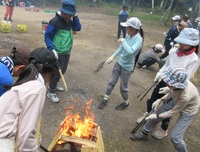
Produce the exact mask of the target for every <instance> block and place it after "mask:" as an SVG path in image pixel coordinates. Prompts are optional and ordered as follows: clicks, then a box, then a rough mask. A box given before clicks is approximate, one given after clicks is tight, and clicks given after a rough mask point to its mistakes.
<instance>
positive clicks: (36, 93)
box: [0, 75, 46, 152]
mask: <svg viewBox="0 0 200 152" xmlns="http://www.w3.org/2000/svg"><path fill="white" fill-rule="evenodd" d="M45 98H46V87H45V85H44V80H43V78H42V77H41V75H39V79H37V80H33V81H29V82H26V83H24V84H21V85H19V86H15V87H12V88H11V90H9V91H7V92H6V93H4V94H3V95H2V96H1V97H0V139H4V138H15V137H16V136H17V140H18V145H17V147H18V151H20V152H22V151H26V152H37V151H38V145H37V144H36V139H35V133H36V124H37V121H38V118H39V116H40V115H41V112H42V109H43V106H44V102H45ZM18 121H19V123H18ZM16 134H17V135H16Z"/></svg>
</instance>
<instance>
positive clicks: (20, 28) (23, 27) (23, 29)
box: [17, 24, 27, 33]
mask: <svg viewBox="0 0 200 152" xmlns="http://www.w3.org/2000/svg"><path fill="white" fill-rule="evenodd" d="M17 27H18V28H17V30H18V32H20V33H25V32H26V31H27V26H26V25H25V24H17Z"/></svg>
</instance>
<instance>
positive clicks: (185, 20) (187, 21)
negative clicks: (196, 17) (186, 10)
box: [183, 14, 193, 28]
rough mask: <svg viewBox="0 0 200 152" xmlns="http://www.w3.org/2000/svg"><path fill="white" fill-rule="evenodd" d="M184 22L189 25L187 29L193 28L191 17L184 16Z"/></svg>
mask: <svg viewBox="0 0 200 152" xmlns="http://www.w3.org/2000/svg"><path fill="white" fill-rule="evenodd" d="M183 21H184V22H185V23H187V28H193V25H192V23H191V21H190V20H189V16H188V15H187V14H185V15H183Z"/></svg>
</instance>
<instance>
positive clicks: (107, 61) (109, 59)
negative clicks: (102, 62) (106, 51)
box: [106, 55, 114, 64]
mask: <svg viewBox="0 0 200 152" xmlns="http://www.w3.org/2000/svg"><path fill="white" fill-rule="evenodd" d="M113 59H114V56H113V55H112V56H111V57H109V58H108V59H107V60H106V63H107V64H109V63H111V62H112V60H113Z"/></svg>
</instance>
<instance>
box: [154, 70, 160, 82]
mask: <svg viewBox="0 0 200 152" xmlns="http://www.w3.org/2000/svg"><path fill="white" fill-rule="evenodd" d="M160 79H161V78H160V73H159V72H158V73H157V74H156V76H155V78H154V82H156V81H157V82H159V81H160Z"/></svg>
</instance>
